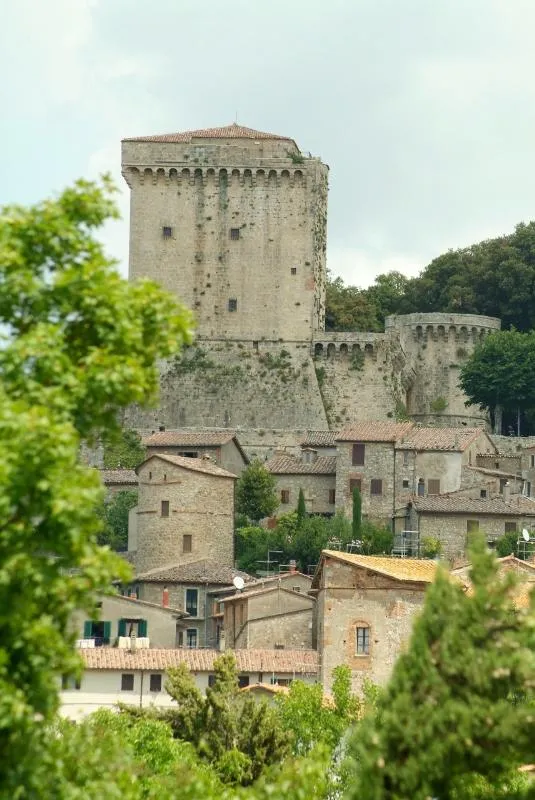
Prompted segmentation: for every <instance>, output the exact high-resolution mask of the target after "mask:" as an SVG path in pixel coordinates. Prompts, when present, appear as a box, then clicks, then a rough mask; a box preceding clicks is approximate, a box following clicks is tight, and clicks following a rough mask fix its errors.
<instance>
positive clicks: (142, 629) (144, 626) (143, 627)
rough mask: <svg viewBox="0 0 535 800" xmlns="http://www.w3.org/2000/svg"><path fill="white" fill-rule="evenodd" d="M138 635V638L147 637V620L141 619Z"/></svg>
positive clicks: (138, 625)
mask: <svg viewBox="0 0 535 800" xmlns="http://www.w3.org/2000/svg"><path fill="white" fill-rule="evenodd" d="M137 635H138V636H146V635H147V620H146V619H140V620H139V622H138V624H137Z"/></svg>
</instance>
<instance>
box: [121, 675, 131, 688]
mask: <svg viewBox="0 0 535 800" xmlns="http://www.w3.org/2000/svg"><path fill="white" fill-rule="evenodd" d="M133 691H134V676H133V675H132V674H130V673H126V672H123V674H122V675H121V692H133Z"/></svg>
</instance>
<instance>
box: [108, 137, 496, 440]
mask: <svg viewBox="0 0 535 800" xmlns="http://www.w3.org/2000/svg"><path fill="white" fill-rule="evenodd" d="M122 167H123V175H124V176H125V179H126V181H127V183H128V185H129V187H130V190H131V223H130V224H131V231H130V276H131V278H138V277H144V276H147V277H151V278H153V279H155V280H157V281H158V282H160V283H161V284H162V285H163V286H164V287H165V288H167V289H168V290H170V291H172V292H174V293H176V294H177V295H178V296H179V297H180V298H181V299H182V300H183V301H184V302H185V303H186V305H188V306H189V307H191V308H192V309H193V310H194V312H195V316H196V319H197V325H198V327H197V340H196V343H195V344H194V345H193V346H192V347H190V348H188V349H187V350H186V351H185V353H184V354H183V355H182V356H181V357H179V358H178V359H174V360H173V361H170V362H168V363H165V364H162V365H161V396H160V406H159V408H158V409H153V410H140V409H137V408H131V409H128V411H127V412H126V414H125V418H124V424H125V425H127V426H130V427H134V428H137V429H139V430H141V431H151V430H155V429H158V427H160V426H162V425H163V426H165V427H166V428H184V427H191V428H198V427H228V428H233V429H236V430H237V431H239V436H240V442H241V443H242V444H243V446H244V447H245V448H246V449H249V451H251V450H252V451H253V452H255V453H264V454H269V452H270V450H271V449H272V448H273V447H274V446H277V445H278V446H280V444H281V437H280V435H279V433H277V432H280V431H281V430H286V431H288V432H289V431H295V430H303V429H305V430H306V429H311V430H321V429H326V428H328V427H330V428H332V429H337V428H341V427H343V426H346V425H348V424H351V423H352V422H356V421H357V420H372V419H375V420H380V419H394V418H398V419H399V418H404V417H406V416H407V415H409V416H411V417H412V418H413V419H415V420H417V421H419V422H422V423H425V424H428V425H429V424H435V425H486V424H487V419H486V417H485V415H484V414H482V413H481V412H480V410H479V409H478V408H474V407H468V408H467V407H466V406H465V404H464V401H465V398H464V396H463V394H462V392H461V391H460V389H459V387H458V385H457V382H458V375H459V370H460V368H461V366H462V364H463V362H464V361H465V360H466V358H467V357H468V356H469V355H470V353H471V352H472V350H473V348H474V347H475V345H476V344H477V343H478V342H480V341H481V340H482V338H484V337H485V336H486V335H487V334H488V333H489V332H491V331H493V330H497V329H499V327H500V321H499V320H497V319H494V318H490V317H480V316H475V315H464V314H409V315H404V316H394V317H389V318H388V319H387V321H386V326H385V332H384V333H365V332H364V333H344V332H342V333H329V332H325V331H324V330H323V328H324V315H325V282H326V265H325V250H326V219H327V174H328V167H327V166H326V165H324V164H322V162H321V161H320V160H319V159H318V158H312V157H305V156H303V155H302V154H301V152H300V151H299V148H298V147H297V145H296V144H295V142H294V141H293V140H292V139H289V138H285V137H279V136H273V135H271V134H263V133H261V132H258V131H252V130H250V129H247V128H241V127H240V126H236V125H231V126H228V127H227V128H220V129H209V130H207V131H196V132H193V133H191V132H190V133H186V134H172V135H167V136H156V137H142V138H138V139H128V140H125V141H123V160H122ZM290 438H291V437H290ZM271 440H272V441H271ZM264 443H265V444H264Z"/></svg>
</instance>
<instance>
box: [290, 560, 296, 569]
mask: <svg viewBox="0 0 535 800" xmlns="http://www.w3.org/2000/svg"><path fill="white" fill-rule="evenodd" d="M290 572H297V562H296V561H295V560H294V559H293V558H292V560H291V561H290Z"/></svg>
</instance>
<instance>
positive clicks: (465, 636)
mask: <svg viewBox="0 0 535 800" xmlns="http://www.w3.org/2000/svg"><path fill="white" fill-rule="evenodd" d="M471 557H472V570H471V582H472V589H473V591H472V592H471V593H467V592H466V591H465V587H464V586H462V585H461V584H460V583H457V582H456V581H455V580H453V579H452V578H451V577H450V576H448V575H447V574H446V573H445V572H440V573H439V575H438V577H437V579H436V581H435V583H434V584H433V585H432V586H431V587H430V588H429V590H428V592H427V595H426V601H425V606H424V610H423V613H422V615H421V616H420V617H419V618H418V619H417V620H416V623H415V625H414V628H413V633H412V637H411V641H410V645H409V650H408V652H406V653H405V654H402V655H401V656H400V657H399V659H398V661H397V662H396V665H395V667H394V672H393V675H392V678H391V681H390V683H389V684H388V686H387V688H386V690H385V691H384V693H382V694H381V696H380V698H379V701H378V708H377V713H376V714H375V715H374V716H370V717H369V718H367V719H366V720H364V721H363V723H361V725H360V726H359V728H358V729H357V731H356V733H355V735H354V737H353V740H352V742H351V747H350V751H351V754H352V756H353V758H354V776H353V780H352V791H351V792H350V794H349V797H354V798H361V797H366V798H369V800H394V798H396V800H397V799H398V798H408V797H410V798H412V799H413V800H424V798H429V797H440V798H444V800H446V798H459V800H460V798H465V797H477V796H485V795H484V794H483V795H481V793H480V794H479V795H478V794H477V792H478V791H479V789H478V785H479V787H480V788H481V785H482V783H483V785H484V784H485V783H486V784H487V785H490V786H491V787H494V788H496V787H501V786H504V785H505V786H506V785H507V784H508V783H510V781H511V777H512V776H513V775H514V774H515V772H516V769H517V768H518V767H519V766H520V765H521V764H523V763H529V762H531V760H532V756H533V737H534V735H535V714H534V713H533V674H534V671H535V633H534V631H535V625H534V621H535V608H534V603H533V602H532V605H531V609H530V610H529V612H528V613H526V612H524V611H518V610H517V609H516V607H515V604H514V599H513V594H514V593H513V587H514V583H515V577H514V575H512V574H511V573H509V574H508V575H506V576H505V577H500V575H499V573H498V566H497V563H496V560H495V558H494V556H493V555H492V554H491V553H489V552H487V551H486V547H485V543H484V541H483V540H482V539H477V540H476V541H475V542H474V545H473V549H472V552H471ZM518 698H521V699H520V700H518ZM495 796H500V795H499V793H498V791H497V792H496V794H490V795H487V797H489V798H490V797H495ZM503 796H504V797H511V796H515V795H511V794H504V795H503Z"/></svg>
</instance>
